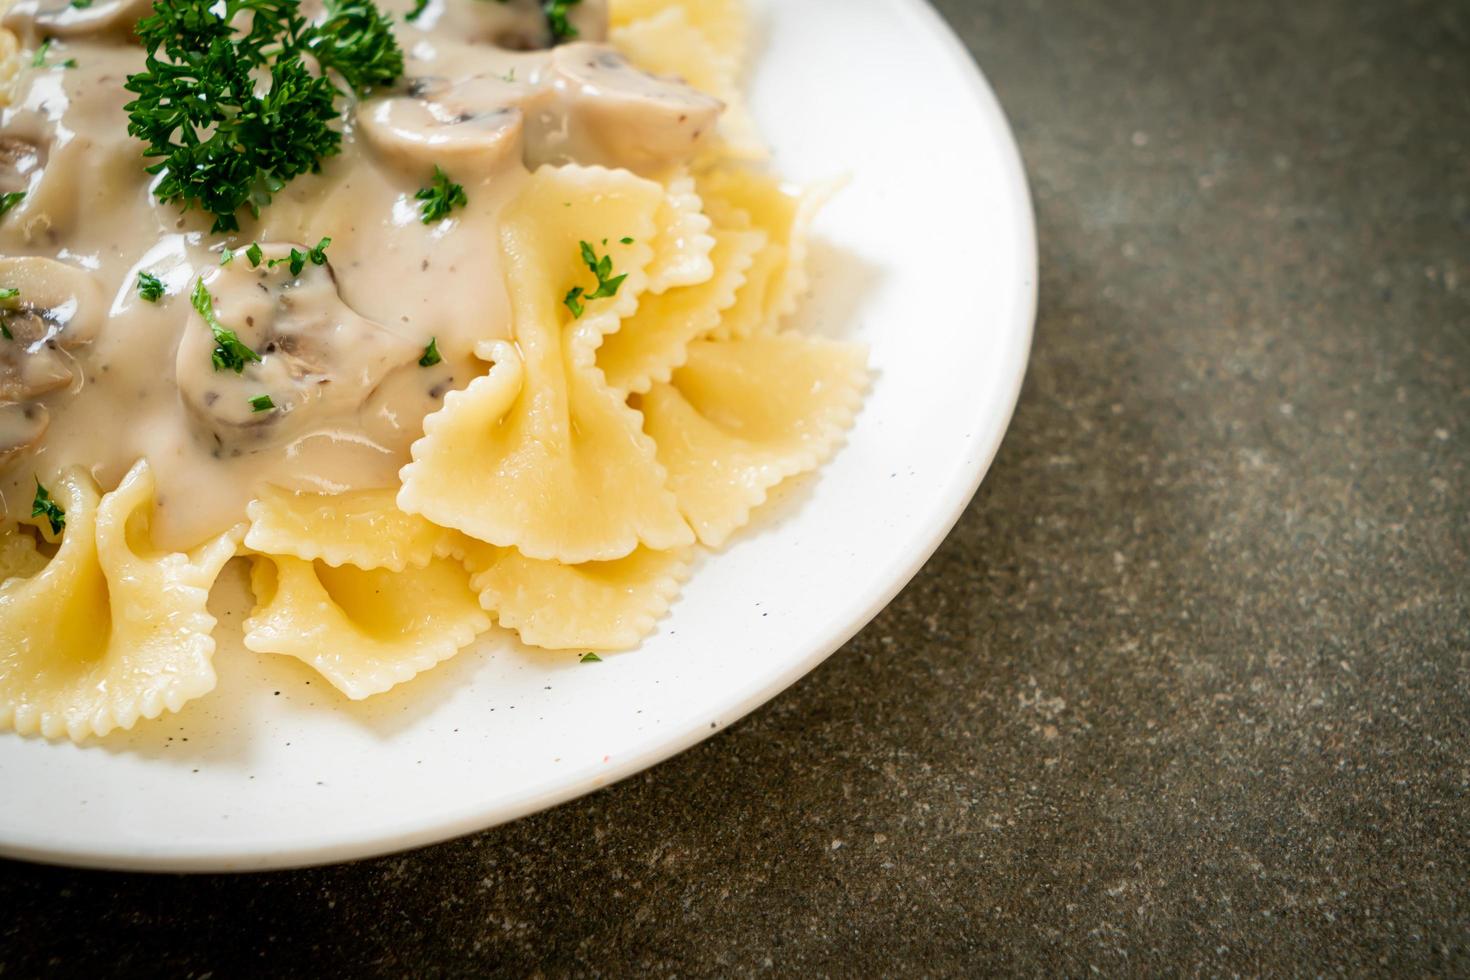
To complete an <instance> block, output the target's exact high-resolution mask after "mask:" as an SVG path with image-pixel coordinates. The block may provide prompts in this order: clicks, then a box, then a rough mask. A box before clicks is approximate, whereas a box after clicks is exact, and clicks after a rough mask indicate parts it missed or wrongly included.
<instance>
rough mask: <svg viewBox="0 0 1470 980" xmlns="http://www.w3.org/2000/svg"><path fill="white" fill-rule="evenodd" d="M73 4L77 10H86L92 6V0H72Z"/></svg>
mask: <svg viewBox="0 0 1470 980" xmlns="http://www.w3.org/2000/svg"><path fill="white" fill-rule="evenodd" d="M71 5H72V6H73V7H75V8H76V9H77V10H86V9H87V8H88V7H90V6H92V0H71Z"/></svg>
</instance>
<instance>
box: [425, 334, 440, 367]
mask: <svg viewBox="0 0 1470 980" xmlns="http://www.w3.org/2000/svg"><path fill="white" fill-rule="evenodd" d="M442 360H444V358H442V357H440V356H439V338H437V337H430V338H429V346H428V347H425V348H424V356H423V357H421V358H419V367H433V366H434V365H435V364H438V363H439V362H440V361H442Z"/></svg>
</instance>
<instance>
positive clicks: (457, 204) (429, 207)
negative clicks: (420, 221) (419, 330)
mask: <svg viewBox="0 0 1470 980" xmlns="http://www.w3.org/2000/svg"><path fill="white" fill-rule="evenodd" d="M414 199H415V200H418V201H423V202H424V203H423V207H422V210H423V215H424V224H426V225H428V224H433V223H434V222H435V221H443V220H444V218H445V217H446V216H448V214H449V212H450V211H452V210H454V209H455V208H462V207H464V206H465V205H467V204H469V203H470V199H469V198H468V197H466V196H465V192H464V187H462V186H461V185H459V184H456V183H455V182H454V181H452V180H450V179H449V175H448V174H446V173H445V172H444V171H443V170H440V169H439V167H438V165H437V164H436V165H435V167H434V181H433V183H431V184H430V185H429V186H428V187H423V188H420V189H419V192H418V193H417V194H415V195H414Z"/></svg>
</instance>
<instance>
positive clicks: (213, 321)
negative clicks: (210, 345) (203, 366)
mask: <svg viewBox="0 0 1470 980" xmlns="http://www.w3.org/2000/svg"><path fill="white" fill-rule="evenodd" d="M189 301H190V302H191V303H193V304H194V309H195V310H196V311H198V313H199V315H200V316H201V317H203V318H204V322H205V323H207V324H209V331H210V333H212V334H214V351H213V352H211V354H210V360H211V361H212V362H213V363H214V369H215V370H216V371H234V372H235V373H236V374H239V373H240V372H241V371H244V370H245V365H246V364H248V363H249V362H251V361H255V362H257V363H258V362H259V361H260V355H259V354H257V353H255V351H253V350H251V349H250V348H249V347H246V346H245V344H244V343H243V342H242V341H241V340H240V338H239V336H238V335H236V333H235V331H233V330H230V329H228V328H227V327H225V325H224V324H223V323H220V322H219V317H217V316H215V315H214V297H213V296H211V295H209V290H208V289H207V288H205V285H204V280H203V279H200V280H199V281H198V282H196V283H195V284H194V293H193V295H192V296H190V297H189Z"/></svg>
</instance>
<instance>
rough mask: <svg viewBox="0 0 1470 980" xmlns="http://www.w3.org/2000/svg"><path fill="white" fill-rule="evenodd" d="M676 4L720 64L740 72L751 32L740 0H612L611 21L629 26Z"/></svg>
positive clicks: (609, 10) (609, 11)
mask: <svg viewBox="0 0 1470 980" xmlns="http://www.w3.org/2000/svg"><path fill="white" fill-rule="evenodd" d="M675 7H677V8H679V9H681V10H682V11H683V13H684V15H685V17H686V18H687V19H688V21H689V23H690V24H691V25H693V27H694V28H695V29H696V30H697V31H698V32H699V34H700V36H701V37H702V38H704V40H705V42H706V43H707V44H708V45H709V46H710V48H711V49H712V50H713V51H714V52H715V55H716V56H717V57H718V58H719V60H720V62H721V64H722V65H724V66H726V67H727V68H728V69H729V70H730V71H731V72H732V73H733V74H735V75H737V76H738V74H739V71H740V68H741V66H742V65H744V63H745V52H746V47H747V45H748V39H749V34H750V28H749V25H748V24H747V23H746V17H745V5H744V3H743V2H741V0H612V2H611V3H610V4H609V5H608V21H609V23H610V24H611V25H612V27H614V28H619V27H627V26H628V25H629V24H633V23H635V22H637V21H640V20H648V19H649V18H651V17H657V16H658V15H659V14H661V13H663V12H664V11H665V10H668V9H670V8H675Z"/></svg>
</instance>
